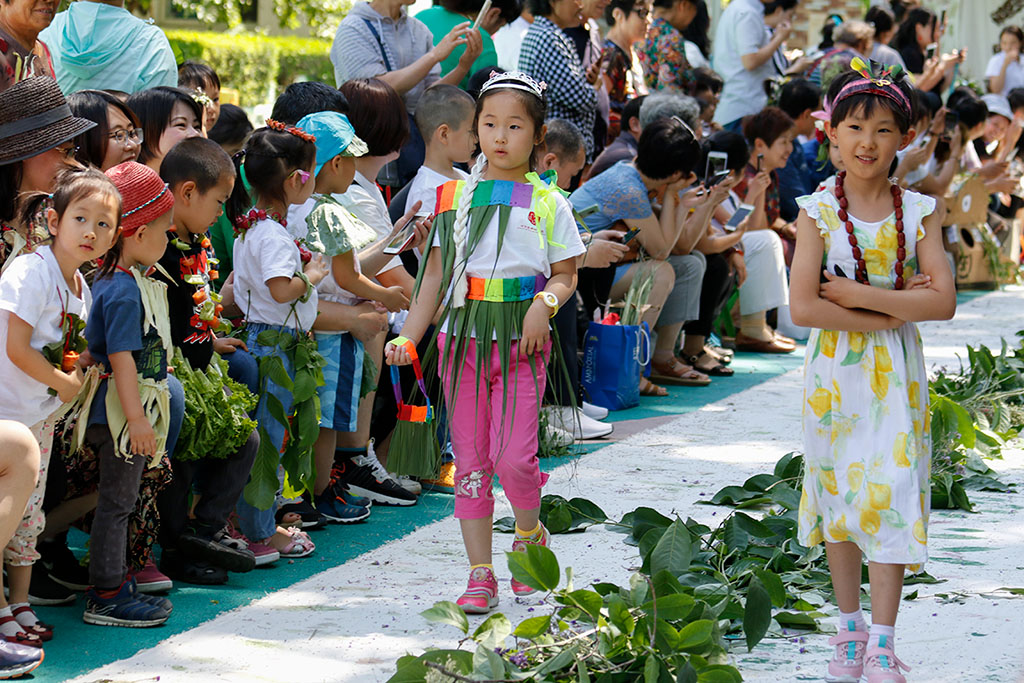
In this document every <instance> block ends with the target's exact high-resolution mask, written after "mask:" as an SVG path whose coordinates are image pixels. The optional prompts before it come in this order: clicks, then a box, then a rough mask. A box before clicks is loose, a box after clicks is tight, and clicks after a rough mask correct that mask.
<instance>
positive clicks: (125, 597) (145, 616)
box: [82, 579, 170, 628]
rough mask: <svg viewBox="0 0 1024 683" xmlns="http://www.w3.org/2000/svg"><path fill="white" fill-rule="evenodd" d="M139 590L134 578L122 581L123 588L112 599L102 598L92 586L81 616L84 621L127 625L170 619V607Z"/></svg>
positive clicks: (153, 623) (153, 622)
mask: <svg viewBox="0 0 1024 683" xmlns="http://www.w3.org/2000/svg"><path fill="white" fill-rule="evenodd" d="M136 590H137V589H136V586H135V581H134V580H131V579H129V580H128V581H125V582H124V583H122V584H121V589H120V590H119V591H118V592H117V594H116V595H114V596H113V597H111V598H104V597H101V596H100V594H99V593H97V592H96V589H95V588H90V589H89V590H88V591H86V593H85V613H84V614H83V615H82V621H84V622H85V623H87V624H96V625H97V626H126V627H128V628H147V627H150V626H159V625H160V624H162V623H164V622H165V621H167V618H168V617H170V614H168V612H167V610H165V609H163V608H162V607H159V606H157V605H154V604H152V603H151V602H149V601H148V600H145V599H143V598H142V596H140V595H139V594H138V593H137V592H136ZM146 597H148V598H152V597H153V596H146ZM156 599H158V600H166V599H165V598H156Z"/></svg>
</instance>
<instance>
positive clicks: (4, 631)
mask: <svg viewBox="0 0 1024 683" xmlns="http://www.w3.org/2000/svg"><path fill="white" fill-rule="evenodd" d="M13 616H14V614H13V613H12V612H11V608H10V606H8V607H4V608H3V609H0V619H2V618H4V617H13ZM23 630H24V629H22V627H21V624H19V623H18V622H17V621H6V622H4V623H3V624H0V635H5V636H16V635H18V634H19V633H21V632H22V631H23Z"/></svg>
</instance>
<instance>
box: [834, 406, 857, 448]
mask: <svg viewBox="0 0 1024 683" xmlns="http://www.w3.org/2000/svg"><path fill="white" fill-rule="evenodd" d="M836 407H837V408H838V406H836ZM852 433H853V420H851V419H850V418H848V417H842V416H841V415H837V414H836V413H832V431H831V432H830V433H829V437H830V438H829V440H830V442H831V443H833V444H834V443H835V442H836V440H837V439H839V437H841V436H849V435H850V434H852Z"/></svg>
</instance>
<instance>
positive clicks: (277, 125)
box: [267, 119, 316, 143]
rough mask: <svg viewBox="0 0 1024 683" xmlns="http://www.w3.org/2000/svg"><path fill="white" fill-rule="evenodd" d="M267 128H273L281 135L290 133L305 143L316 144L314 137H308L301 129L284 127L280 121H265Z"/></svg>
mask: <svg viewBox="0 0 1024 683" xmlns="http://www.w3.org/2000/svg"><path fill="white" fill-rule="evenodd" d="M267 128H273V129H274V130H278V131H281V132H282V133H291V134H292V135H294V136H295V137H297V138H302V139H303V140H305V141H306V142H313V143H315V142H316V136H315V135H310V134H309V133H307V132H306V131H304V130H302V129H301V128H296V127H295V126H286V125H285V124H283V123H281V122H280V121H275V120H274V119H267Z"/></svg>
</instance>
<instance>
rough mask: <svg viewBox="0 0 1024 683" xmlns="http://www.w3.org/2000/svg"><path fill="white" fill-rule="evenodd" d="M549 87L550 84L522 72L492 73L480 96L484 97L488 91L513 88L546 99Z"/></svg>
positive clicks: (481, 89)
mask: <svg viewBox="0 0 1024 683" xmlns="http://www.w3.org/2000/svg"><path fill="white" fill-rule="evenodd" d="M547 87H548V84H547V83H545V82H544V81H538V80H537V79H535V78H533V77H531V76H529V75H527V74H525V73H523V72H522V71H506V72H504V73H501V72H499V71H492V72H491V75H490V77H489V78H488V79H487V82H486V83H484V87H482V88H480V94H481V95H483V94H484V93H485V92H487V91H488V90H493V89H495V88H511V89H513V90H522V91H524V92H528V93H530V94H531V95H536V96H537V97H538V98H540V99H544V91H545V90H546V89H547Z"/></svg>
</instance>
